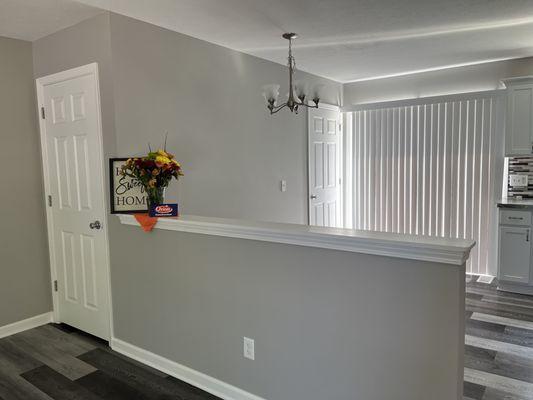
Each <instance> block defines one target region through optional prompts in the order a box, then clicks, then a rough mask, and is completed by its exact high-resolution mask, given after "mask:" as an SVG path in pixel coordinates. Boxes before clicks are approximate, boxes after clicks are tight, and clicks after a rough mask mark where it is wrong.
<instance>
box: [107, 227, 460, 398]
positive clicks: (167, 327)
mask: <svg viewBox="0 0 533 400" xmlns="http://www.w3.org/2000/svg"><path fill="white" fill-rule="evenodd" d="M115 234H116V235H120V237H121V238H122V240H120V241H117V242H116V243H115V246H114V250H115V253H116V254H120V259H116V260H114V263H113V301H114V309H115V314H114V317H115V336H116V337H117V338H119V339H121V340H123V341H126V342H129V343H131V344H133V345H136V346H139V347H141V348H143V349H146V350H149V351H152V352H154V353H156V354H159V355H161V356H164V357H166V358H169V359H171V360H173V361H176V362H178V363H180V364H182V365H186V366H188V367H190V368H193V369H195V370H197V371H201V372H203V373H205V374H208V375H210V376H212V377H215V378H217V379H220V380H222V381H224V382H227V383H230V384H232V385H235V386H237V387H239V388H242V389H244V390H247V391H249V392H251V393H253V394H256V395H259V396H262V397H264V398H266V399H268V400H287V399H291V400H319V399H320V400H322V399H328V400H347V399H365V400H413V399H424V398H428V394H429V396H430V398H431V399H434V400H450V399H458V398H462V397H460V396H458V395H457V393H458V391H460V390H462V372H463V359H462V351H463V347H464V343H463V340H464V339H463V338H464V325H463V323H464V317H463V314H464V279H465V278H464V267H463V268H460V267H458V266H452V265H444V264H436V263H431V262H419V261H411V260H402V259H395V258H389V257H380V256H370V255H363V254H357V253H348V252H343V251H334V250H324V249H316V248H308V247H303V246H292V245H282V244H274V243H266V242H258V241H252V240H246V239H231V238H223V237H216V236H208V235H200V234H190V233H182V232H168V231H161V230H155V231H153V232H152V233H150V234H146V233H144V232H142V231H141V229H139V228H136V227H133V226H126V225H120V227H119V228H118V229H117V231H116V232H115ZM243 336H247V337H250V338H253V339H255V351H256V359H255V361H250V360H247V359H245V358H243V355H242V352H243Z"/></svg>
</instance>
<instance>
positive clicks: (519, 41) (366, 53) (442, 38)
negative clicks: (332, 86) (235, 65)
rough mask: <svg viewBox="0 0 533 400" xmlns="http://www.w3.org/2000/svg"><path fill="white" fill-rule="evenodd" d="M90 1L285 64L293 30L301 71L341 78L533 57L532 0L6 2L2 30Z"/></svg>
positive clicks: (32, 27) (33, 25)
mask: <svg viewBox="0 0 533 400" xmlns="http://www.w3.org/2000/svg"><path fill="white" fill-rule="evenodd" d="M30 5H32V6H33V9H32V10H30ZM37 5H38V6H37ZM84 6H92V7H99V8H102V9H106V10H110V11H113V12H116V13H119V14H124V15H127V16H130V17H133V18H137V19H140V20H143V21H146V22H150V23H153V24H156V25H159V26H162V27H165V28H168V29H171V30H174V31H177V32H182V33H184V34H187V35H190V36H194V37H197V38H200V39H203V40H206V41H209V42H212V43H216V44H220V45H222V46H226V47H229V48H232V49H235V50H240V51H243V52H246V53H249V54H253V55H256V56H258V57H262V58H265V59H268V60H272V61H275V62H279V63H283V64H284V63H285V62H286V57H287V48H286V45H287V43H286V41H285V40H283V39H281V37H280V36H281V34H282V33H283V32H285V31H294V32H297V33H298V34H299V35H300V38H299V39H297V41H296V42H295V45H294V49H295V50H294V53H295V56H296V62H297V67H298V68H299V69H302V70H305V71H308V72H312V73H315V74H317V75H321V76H325V77H329V78H332V79H335V80H338V81H341V82H349V81H354V80H361V79H371V78H375V77H381V76H388V75H397V74H405V73H410V72H416V71H421V70H428V69H439V68H446V67H450V66H457V65H462V64H473V63H480V62H487V61H493V60H499V59H507V58H519V57H526V56H532V55H533V0H438V1H437V0H149V1H148V0H33V1H32V0H0V35H2V34H3V35H6V36H14V37H20V38H26V39H30V40H31V39H34V38H36V37H40V36H43V32H44V34H46V33H50V32H48V30H49V26H50V23H52V24H53V23H56V25H57V26H56V29H55V30H58V29H60V28H62V27H63V26H60V25H64V24H65V23H66V24H67V25H71V24H72V23H75V22H77V21H76V20H77V19H78V20H82V19H84V18H87V17H88V16H90V14H91V13H97V12H98V11H97V10H95V9H93V8H87V7H84ZM17 7H18V8H20V10H18V11H17V12H18V14H16V16H18V18H17V17H15V18H13V17H11V16H8V15H6V14H5V13H4V12H3V11H4V9H9V10H10V11H11V12H13V10H15V9H16V8H17ZM54 10H55V11H54ZM27 14H29V17H27ZM23 17H26V18H23ZM10 26H11V27H12V28H10V29H11V34H7V33H6V32H4V31H7V30H8V29H7V27H10ZM13 26H14V28H13ZM18 30H20V31H21V32H23V33H21V34H20V35H19V36H17V35H16V32H17V31H18Z"/></svg>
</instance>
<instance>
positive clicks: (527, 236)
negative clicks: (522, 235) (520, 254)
mask: <svg viewBox="0 0 533 400" xmlns="http://www.w3.org/2000/svg"><path fill="white" fill-rule="evenodd" d="M526 242H529V229H528V230H527V231H526Z"/></svg>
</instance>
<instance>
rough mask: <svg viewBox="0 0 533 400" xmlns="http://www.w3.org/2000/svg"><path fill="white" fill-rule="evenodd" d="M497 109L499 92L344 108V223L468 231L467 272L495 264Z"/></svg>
mask: <svg viewBox="0 0 533 400" xmlns="http://www.w3.org/2000/svg"><path fill="white" fill-rule="evenodd" d="M501 109H502V100H501V97H500V96H499V94H497V93H495V92H488V94H485V95H483V94H479V93H478V94H477V95H471V96H469V97H468V96H462V97H459V96H456V97H453V96H446V97H441V98H438V99H437V98H433V99H427V100H423V99H419V100H417V101H416V102H415V101H413V102H411V103H409V102H401V103H394V104H393V105H392V106H390V107H387V106H383V105H382V106H379V105H375V106H365V108H364V109H360V110H356V111H354V112H351V113H347V115H346V118H347V119H350V121H349V123H347V124H346V125H347V127H348V128H350V127H351V138H350V140H348V141H347V143H348V146H350V150H351V155H350V156H349V157H347V158H348V160H349V162H350V163H351V167H350V168H349V169H350V170H351V175H352V176H351V177H349V176H347V178H349V179H350V178H351V182H350V184H349V185H348V187H349V188H350V189H349V190H350V192H351V193H350V194H351V196H347V200H348V201H349V203H350V204H351V205H352V209H351V210H350V212H348V213H346V215H347V217H348V218H349V219H351V220H350V221H347V225H348V226H351V227H353V228H354V229H366V230H375V231H385V232H398V233H406V234H414V235H429V236H440V237H448V238H469V239H474V240H475V241H476V243H477V244H476V247H475V248H474V249H473V251H472V253H471V256H470V259H469V261H468V262H467V272H470V273H478V274H490V272H491V271H494V270H495V269H494V265H493V264H495V259H494V258H495V252H494V251H493V249H494V246H495V238H496V223H497V221H496V217H495V216H496V207H495V204H496V197H498V196H499V195H501V179H502V176H501V175H502V165H503V132H502V131H501V129H502V126H503V124H502V121H501V119H502V118H501V116H502V115H503V114H502V112H501V111H502V110H501ZM348 133H349V132H348ZM350 150H348V152H350ZM350 197H351V198H350Z"/></svg>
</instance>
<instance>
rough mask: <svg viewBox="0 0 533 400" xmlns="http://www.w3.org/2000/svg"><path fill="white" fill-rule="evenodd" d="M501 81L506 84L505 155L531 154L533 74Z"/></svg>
mask: <svg viewBox="0 0 533 400" xmlns="http://www.w3.org/2000/svg"><path fill="white" fill-rule="evenodd" d="M503 82H504V83H505V85H506V86H507V115H506V131H505V155H506V156H513V155H527V154H533V76H527V77H519V78H510V79H506V80H504V81H503Z"/></svg>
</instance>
